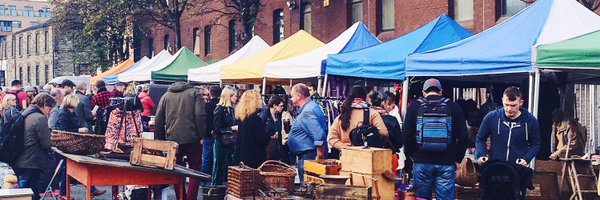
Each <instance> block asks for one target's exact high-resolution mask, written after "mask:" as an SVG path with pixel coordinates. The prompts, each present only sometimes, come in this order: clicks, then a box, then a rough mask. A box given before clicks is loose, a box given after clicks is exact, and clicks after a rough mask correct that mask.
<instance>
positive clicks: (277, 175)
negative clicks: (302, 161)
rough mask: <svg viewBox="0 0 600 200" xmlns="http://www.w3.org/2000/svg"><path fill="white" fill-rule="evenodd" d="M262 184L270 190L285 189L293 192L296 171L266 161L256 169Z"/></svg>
mask: <svg viewBox="0 0 600 200" xmlns="http://www.w3.org/2000/svg"><path fill="white" fill-rule="evenodd" d="M258 171H260V175H261V176H262V178H263V183H264V184H265V185H267V186H269V187H271V188H285V189H287V190H288V192H291V191H294V179H295V178H296V170H294V168H292V167H290V166H289V165H287V164H285V163H283V162H281V161H276V160H267V161H266V162H264V163H263V164H262V165H261V166H260V167H258Z"/></svg>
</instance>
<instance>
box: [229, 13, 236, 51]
mask: <svg viewBox="0 0 600 200" xmlns="http://www.w3.org/2000/svg"><path fill="white" fill-rule="evenodd" d="M235 49H237V24H236V23H235V20H229V52H233V51H234V50H235Z"/></svg>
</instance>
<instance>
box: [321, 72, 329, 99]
mask: <svg viewBox="0 0 600 200" xmlns="http://www.w3.org/2000/svg"><path fill="white" fill-rule="evenodd" d="M328 78H329V75H328V74H325V80H323V92H322V93H321V96H322V97H324V96H325V94H327V79H328Z"/></svg>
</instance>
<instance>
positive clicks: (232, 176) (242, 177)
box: [227, 163, 261, 198]
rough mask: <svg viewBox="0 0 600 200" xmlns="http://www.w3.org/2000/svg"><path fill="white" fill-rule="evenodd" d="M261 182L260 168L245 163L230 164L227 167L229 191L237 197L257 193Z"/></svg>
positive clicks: (251, 195) (250, 195)
mask: <svg viewBox="0 0 600 200" xmlns="http://www.w3.org/2000/svg"><path fill="white" fill-rule="evenodd" d="M260 182H261V178H260V174H259V172H258V170H257V169H253V168H251V167H248V166H246V165H244V163H241V164H240V165H239V166H229V167H228V169H227V188H228V193H229V194H231V195H233V196H235V197H237V198H244V197H253V196H255V195H257V194H258V192H257V189H258V187H259V183H260Z"/></svg>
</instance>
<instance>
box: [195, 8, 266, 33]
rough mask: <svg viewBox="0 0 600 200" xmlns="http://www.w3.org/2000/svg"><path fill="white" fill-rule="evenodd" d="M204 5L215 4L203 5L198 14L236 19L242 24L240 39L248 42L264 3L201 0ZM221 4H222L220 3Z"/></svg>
mask: <svg viewBox="0 0 600 200" xmlns="http://www.w3.org/2000/svg"><path fill="white" fill-rule="evenodd" d="M201 1H202V2H203V3H202V4H204V5H208V3H210V2H213V5H210V6H203V7H202V10H201V11H200V12H199V14H198V15H209V14H217V18H218V19H219V18H223V17H225V18H229V19H236V20H238V21H239V22H240V23H241V25H242V34H240V40H241V41H242V43H243V44H246V43H247V42H248V41H250V39H252V36H253V35H254V25H255V24H256V22H257V20H256V19H257V15H258V12H260V8H261V7H263V6H264V5H263V4H262V3H261V0H217V1H214V0H201ZM215 2H216V3H215ZM218 4H220V5H218Z"/></svg>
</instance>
